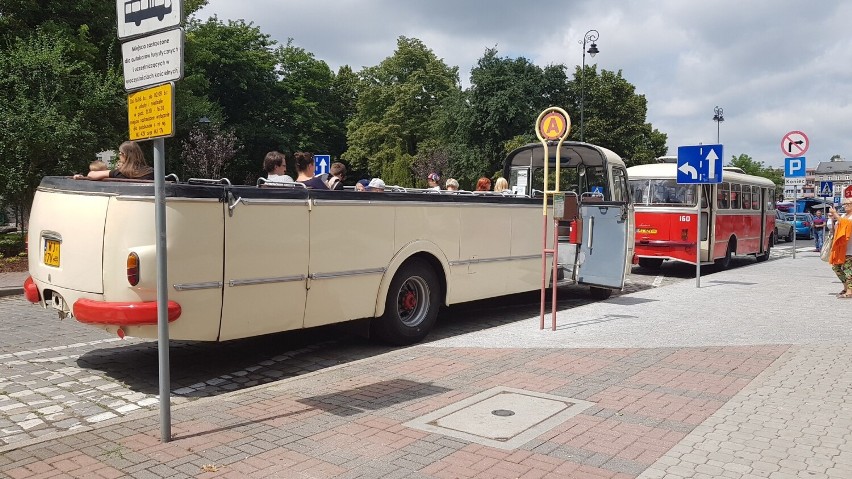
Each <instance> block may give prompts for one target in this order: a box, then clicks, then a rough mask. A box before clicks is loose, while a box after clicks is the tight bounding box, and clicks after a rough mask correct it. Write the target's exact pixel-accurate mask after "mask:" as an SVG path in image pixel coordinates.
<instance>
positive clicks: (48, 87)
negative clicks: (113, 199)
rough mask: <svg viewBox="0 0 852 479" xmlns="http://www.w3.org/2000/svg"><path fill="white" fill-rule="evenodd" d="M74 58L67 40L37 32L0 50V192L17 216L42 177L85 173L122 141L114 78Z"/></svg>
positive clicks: (121, 109) (56, 34)
mask: <svg viewBox="0 0 852 479" xmlns="http://www.w3.org/2000/svg"><path fill="white" fill-rule="evenodd" d="M74 57H75V42H74V41H73V40H70V39H68V38H67V37H66V36H65V35H64V34H63V33H61V32H56V31H42V30H40V29H37V30H36V31H35V32H34V35H32V36H30V37H29V38H26V39H18V40H16V41H15V42H14V44H13V45H12V46H11V48H9V49H7V50H2V51H0V72H3V73H2V75H0V192H2V196H4V197H5V198H6V201H7V202H10V203H12V204H13V205H16V206H17V207H18V208H19V210H20V211H23V210H26V209H28V207H29V205H30V202H31V200H32V195H33V194H34V191H35V188H36V186H38V183H39V182H40V181H41V178H42V177H43V176H45V175H68V174H70V173H73V172H83V171H88V169H87V168H86V166H87V165H88V163H89V162H90V161H91V160H93V159H94V154H93V153H94V152H96V151H99V150H102V149H105V148H108V147H113V148H114V147H116V145H118V143H119V140H120V139H121V138H122V137H124V135H125V132H126V130H125V128H126V127H122V128H121V129H119V128H116V126H115V124H114V122H115V121H116V119H117V118H122V119H123V118H126V110H125V108H126V107H125V106H124V101H125V100H124V98H125V97H124V92H123V91H122V89H121V85H122V82H121V78H120V76H118V75H117V74H116V73H115V71H114V70H112V69H106V70H101V71H98V70H96V69H94V68H93V67H92V65H91V64H89V63H86V62H85V61H83V60H80V59H75V58H74Z"/></svg>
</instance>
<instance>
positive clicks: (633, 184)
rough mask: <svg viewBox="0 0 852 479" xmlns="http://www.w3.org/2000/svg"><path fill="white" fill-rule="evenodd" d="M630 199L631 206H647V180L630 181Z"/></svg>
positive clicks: (649, 186)
mask: <svg viewBox="0 0 852 479" xmlns="http://www.w3.org/2000/svg"><path fill="white" fill-rule="evenodd" d="M629 184H630V198H631V199H632V200H633V204H637V205H646V204H648V196H649V194H648V193H649V191H650V189H651V185H650V183H648V180H630V182H629Z"/></svg>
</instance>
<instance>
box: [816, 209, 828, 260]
mask: <svg viewBox="0 0 852 479" xmlns="http://www.w3.org/2000/svg"><path fill="white" fill-rule="evenodd" d="M824 239H825V216H823V215H822V210H816V213H815V216H814V246H815V247H816V249H815V250H814V251H816V252H817V253H819V252H820V250H821V249H822V242H823V240H824Z"/></svg>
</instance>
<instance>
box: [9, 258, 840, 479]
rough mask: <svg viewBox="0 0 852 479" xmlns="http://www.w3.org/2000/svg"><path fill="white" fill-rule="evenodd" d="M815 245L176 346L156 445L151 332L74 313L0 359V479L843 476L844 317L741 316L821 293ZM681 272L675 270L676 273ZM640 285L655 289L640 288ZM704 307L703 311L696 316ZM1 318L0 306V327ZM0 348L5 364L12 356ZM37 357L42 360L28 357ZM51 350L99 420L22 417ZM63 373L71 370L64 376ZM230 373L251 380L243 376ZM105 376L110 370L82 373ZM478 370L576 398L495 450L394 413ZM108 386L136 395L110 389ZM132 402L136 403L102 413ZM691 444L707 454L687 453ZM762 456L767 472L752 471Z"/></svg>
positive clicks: (794, 309) (470, 392)
mask: <svg viewBox="0 0 852 479" xmlns="http://www.w3.org/2000/svg"><path fill="white" fill-rule="evenodd" d="M797 256H798V255H797ZM815 256H816V255H815V254H810V255H809V254H807V253H804V252H803V254H802V255H801V256H800V258H799V259H796V260H784V259H779V260H778V261H769V262H766V263H762V264H759V265H754V267H747V268H740V269H737V270H733V271H728V272H722V273H719V274H718V275H712V276H710V277H708V278H707V279H706V280H703V283H702V284H703V285H704V286H703V287H702V289H700V290H698V289H695V288H694V286H692V285H693V283H692V282H691V281H682V279H679V278H676V277H673V275H672V276H669V275H670V273H671V272H672V270H675V271H677V270H678V269H677V268H676V267H674V268H668V267H664V268H663V271H662V272H663V273H664V275H665V276H664V278H663V280H661V281H658V279H657V278H658V277H659V276H660V275H656V274H650V275H649V274H647V273H640V272H635V274H634V275H633V276H632V277H631V285H630V286H629V287H628V288H627V293H626V294H624V295H621V296H617V297H614V298H612V299H610V300H609V301H606V302H603V303H591V301H590V300H589V299H588V295H587V293H585V292H584V291H582V290H571V289H569V290H568V291H566V292H565V294H564V295H563V294H562V292H560V298H563V296H564V298H563V299H560V313H559V316H558V323H559V326H560V327H559V328H558V330H557V331H556V332H551V331H539V330H538V328H537V324H538V318H537V310H538V297H537V294H534V295H518V296H515V297H512V298H507V299H503V300H501V301H497V300H492V301H488V302H485V303H480V304H472V305H464V306H462V307H458V308H450V309H448V310H447V311H445V312H443V313H442V315H441V323H440V325H439V327H438V328H437V330H436V332H435V334H433V335H430V338H429V342H427V343H425V344H422V345H418V346H415V347H412V348H407V349H398V350H390V349H388V348H383V347H380V346H376V345H374V344H371V343H368V342H365V341H363V340H361V339H360V338H357V337H356V336H353V335H352V334H351V333H350V332H347V331H344V330H339V329H335V328H331V329H327V330H319V331H312V332H307V333H308V334H317V336H316V337H313V336H301V335H303V334H305V333H294V334H288V335H276V336H274V337H268V338H264V339H263V340H257V339H256V340H252V341H245V342H234V343H226V344H221V345H206V344H191V343H190V344H178V345H175V347H174V348H173V353H172V354H173V358H176V359H173V368H172V370H173V371H175V370H178V371H181V372H180V373H179V374H177V378H176V375H175V373H174V372H173V373H172V375H173V377H172V379H173V384H174V388H175V400H174V403H175V404H176V406H175V410H174V414H173V419H174V420H173V423H174V427H173V432H174V434H175V440H174V441H173V442H170V443H168V444H160V443H159V431H158V421H157V417H156V411H155V410H154V409H153V408H154V407H155V406H156V404H150V405H145V406H140V405H139V404H138V402H139V401H144V400H146V399H148V400H153V401H154V402H156V397H155V396H154V395H153V394H155V393H156V350H155V349H154V348H153V346H152V344H151V343H150V342H135V343H134V342H124V343H112V339H111V338H104V337H103V336H102V335H101V336H97V335H98V334H100V333H99V332H98V331H96V330H88V329H85V328H84V329H85V331H87V332H88V333H87V334H93V335H95V336H94V337H92V338H89V337H86V339H88V341H81V342H80V343H78V344H74V345H71V346H63V345H62V344H61V342H62V340H61V339H58V340H57V343H56V344H53V345H52V346H51V347H50V348H51V349H49V350H42V351H36V350H35V349H33V350H29V351H24V352H27V354H25V355H23V357H26V358H27V360H26V361H25V364H12V366H13V367H14V368H20V370H21V371H29V372H28V373H26V374H23V376H26V375H27V374H30V376H28V377H26V378H24V377H22V378H19V380H18V381H17V382H14V383H13V384H12V385H10V386H8V387H10V388H16V387H17V385H23V386H27V387H28V389H22V390H19V391H15V392H13V394H17V397H16V398H15V399H14V400H15V401H17V402H18V403H22V404H26V405H27V407H25V408H21V410H22V411H33V410H35V411H38V410H39V409H44V411H41V413H40V414H41V415H39V414H36V415H35V417H30V418H26V417H23V416H21V417H17V416H16V420H18V422H15V423H14V424H12V425H10V428H9V429H10V430H15V428H20V423H26V424H27V425H30V424H33V426H32V427H31V428H30V429H28V430H27V431H28V432H27V433H26V434H24V433H23V429H22V428H20V429H21V430H20V431H18V434H17V437H16V438H15V439H14V440H13V441H10V442H9V444H8V445H7V446H5V447H4V446H3V445H2V443H0V476H3V475H4V474H6V475H8V476H10V477H54V476H58V477H82V476H93V477H118V476H121V475H131V476H134V477H188V476H198V475H202V474H203V475H204V476H205V477H208V476H209V477H215V476H226V477H246V476H251V477H255V476H256V477H267V476H269V477H351V478H362V477H363V478H367V477H554V478H556V477H637V476H639V475H641V474H643V473H644V474H646V475H647V477H796V475H797V474H800V473H801V476H800V477H852V465H850V462H849V460H848V458H847V456H846V454H847V452H848V451H849V448H848V439H852V435H850V434H849V433H846V434H843V435H840V436H838V434H839V431H840V430H841V429H845V430H846V431H848V430H849V427H848V426H849V425H850V421H852V417H850V411H849V408H848V407H847V406H845V404H846V403H848V401H846V399H848V394H849V393H847V391H848V390H850V386H852V384H850V375H849V374H850V373H849V372H848V371H847V368H846V364H845V363H844V361H843V358H844V357H845V358H848V357H849V356H848V354H849V352H850V351H849V350H848V349H847V346H848V344H850V339H852V331H850V328H848V323H847V322H846V321H845V320H844V318H846V317H848V316H849V315H846V316H843V315H842V314H841V315H839V316H840V319H839V320H838V319H837V318H830V317H827V315H818V316H815V317H813V318H811V319H809V320H808V321H807V322H804V321H802V318H809V317H810V312H811V309H810V307H809V306H808V303H806V302H799V303H791V304H784V306H783V308H784V312H783V313H782V312H781V311H780V308H778V309H776V311H778V312H777V313H776V314H777V316H775V315H768V314H750V312H755V311H756V312H765V311H770V310H771V309H769V308H768V307H767V306H772V307H776V305H778V304H779V299H778V294H777V292H778V291H789V290H791V289H792V288H796V287H799V286H800V285H801V284H802V283H805V284H808V285H809V287H811V289H813V291H812V294H813V295H814V297H819V298H823V297H826V298H830V296H829V295H830V292H831V291H833V290H834V289H836V287H837V286H838V285H836V284H835V283H836V279H834V278H833V275H832V274H831V272H830V270H827V267H826V266H825V265H824V263H821V262H819V261H818V260H817V259H816V258H815ZM782 258H783V256H782ZM743 261H744V264H749V265H751V264H754V263H753V260H751V262H748V260H743ZM667 266H668V265H667ZM691 274H694V269H692V268H686V270H684V271H683V275H684V276H685V277H686V278H688V277H689V275H691ZM655 282H658V283H659V284H669V285H670V286H668V287H666V288H654V287H653V286H654V283H655ZM823 295H825V296H823ZM3 301H12V300H11V299H0V309H2V310H3V311H4V312H5V311H6V310H7V309H6V306H7V305H8V304H11V303H5V302H3ZM21 301H22V300H21ZM825 301H826V302H833V301H840V300H834V299H833V298H830V299H826V300H825ZM18 306H20V307H22V308H31V306H29V305H27V304H24V303H23V302H20V304H18ZM831 306H832V307H835V306H834V303H832V305H831ZM711 307H715V308H716V309H719V310H721V314H708V313H709V310H710V308H711ZM836 307H839V308H844V307H845V308H847V309H850V307H852V303H850V305H849V306H845V303H842V302H840V303H838V304H837V306H836ZM850 312H852V311H850ZM28 319H31V318H28ZM50 319H51V321H55V317H54V316H53V315H51V318H50ZM797 323H798V325H797ZM3 324H4V323H2V319H0V332H3V330H2V327H3ZM60 324H61V323H60ZM68 324H69V325H74V324H75V323H73V322H69V323H68ZM60 327H61V326H60ZM13 329H14V328H13ZM10 330H11V329H10ZM63 334H67V332H62V331H58V333H57V335H63ZM71 337H75V336H71ZM98 338H99V339H98ZM75 339H77V337H75ZM107 341H109V342H107ZM51 344H52V343H51ZM305 344H309V345H310V346H308V347H304V345H305ZM299 345H301V346H299ZM790 345H794V346H793V347H792V348H791V347H790ZM580 346H582V348H578V347H580ZM45 348H46V347H43V348H42V349H45ZM54 348H55V349H54ZM63 348H64V349H63ZM300 348H301V349H300ZM17 353H21V351H17ZM0 354H3V355H4V358H5V359H3V361H4V364H5V362H6V361H7V359H12V358H13V357H14V358H15V359H12V361H18V360H21V359H20V356H14V355H13V356H8V355H12V354H13V353H12V352H9V351H7V350H2V353H0ZM61 356H68V358H67V359H61ZM50 358H58V359H55V361H54V362H49V361H48V362H45V361H41V362H40V363H39V361H40V360H42V359H50ZM275 358H278V359H277V360H275ZM36 359H38V360H39V361H35V360H36ZM264 361H265V362H267V364H265V365H261V364H260V363H261V362H264ZM69 362H70V366H69V365H68V363H69ZM217 362H218V364H217ZM270 362H271V363H270ZM176 363H177V364H181V365H182V366H183V367H176V366H175V364H176ZM45 364H48V365H49V367H47V368H45V367H44V365H45ZM59 365H63V366H62V367H59ZM770 365H771V366H770ZM186 366H191V368H188V367H186ZM255 366H257V369H252V368H254V367H255ZM67 367H73V368H77V369H79V370H81V371H82V372H81V373H77V374H79V375H81V376H79V377H81V378H83V377H85V376H82V375H83V374H88V376H96V377H97V378H98V379H91V380H90V381H91V382H92V383H95V385H94V386H93V387H89V389H92V390H94V391H98V392H92V393H86V394H91V397H89V396H86V394H78V396H79V397H83V398H84V399H83V400H81V401H80V402H81V403H86V404H90V403H95V404H104V402H103V398H106V399H113V403H110V404H113V407H112V409H110V408H106V409H105V410H104V411H101V412H97V413H95V411H94V410H93V411H90V412H87V413H85V414H82V415H79V417H81V418H91V417H95V416H98V415H99V414H104V413H105V412H106V413H112V414H114V415H115V417H109V418H108V417H106V416H101V418H100V420H99V421H96V422H89V421H88V420H85V421H79V424H76V425H75V426H71V427H73V428H74V429H73V431H71V432H70V433H69V432H65V433H62V434H58V435H57V434H56V432H57V431H58V430H59V429H58V428H55V427H52V426H51V425H50V424H49V423H47V422H45V423H44V424H36V423H33V422H29V423H27V422H26V421H34V420H42V421H44V419H43V418H47V417H48V416H50V415H51V414H59V413H60V412H59V411H57V410H56V409H55V407H54V408H52V409H49V408H51V406H55V404H48V403H37V401H44V400H45V399H34V397H30V395H28V394H26V393H24V391H30V392H35V390H36V389H39V387H52V386H41V385H40V383H37V382H30V381H38V380H40V379H42V378H44V377H49V374H50V373H47V374H42V375H41V376H40V375H39V374H35V373H37V372H39V371H41V370H47V371H51V372H55V371H59V370H60V369H62V368H67ZM767 367H768V369H767ZM189 369H198V370H199V371H191V372H190V371H188V370H189ZM70 372H71V371H70V370H69V371H68V375H69V376H71V377H74V376H77V375H75V374H70ZM60 374H66V373H60ZM0 377H3V378H4V380H5V379H6V378H7V376H6V375H3V376H0ZM32 377H35V378H36V379H32ZM282 378H284V379H282ZM755 378H756V379H755ZM57 379H62V378H57ZM100 379H103V380H104V381H106V382H105V383H99V382H98V381H99V380H100ZM237 379H239V380H237ZM75 381H76V380H75V379H71V380H70V382H72V383H74V384H73V387H77V386H79V384H78V383H82V381H77V382H75ZM248 381H257V382H256V384H258V385H257V386H254V387H247V386H248ZM66 382H69V381H66ZM24 383H27V384H24ZM211 383H212V384H211ZM0 384H3V383H0ZM111 384H118V386H117V387H106V388H105V389H98V388H99V387H104V386H110V385H111ZM231 385H233V386H231ZM36 386H39V387H36ZM225 386H228V388H230V389H225ZM496 386H508V387H512V388H519V389H525V390H529V391H535V392H538V393H548V394H554V395H556V396H559V397H564V398H569V399H570V398H574V399H577V400H584V401H590V402H592V403H593V406H592V407H591V408H589V409H587V410H585V411H583V412H582V413H581V414H579V415H578V416H576V417H574V418H572V419H570V420H567V421H565V422H564V423H562V424H560V425H558V426H556V427H555V428H553V429H551V430H549V431H548V432H546V433H544V434H541V435H539V436H538V437H537V438H536V439H535V440H532V441H529V442H527V443H525V444H524V445H523V446H521V447H519V448H516V449H514V450H510V451H501V450H498V449H495V448H492V447H487V446H483V445H481V444H477V443H476V442H471V441H464V440H459V439H454V438H452V437H448V436H445V435H441V434H435V433H427V432H423V431H418V430H415V429H412V428H410V427H407V426H405V424H406V422H407V421H410V420H412V419H415V418H416V417H418V416H422V415H423V414H426V413H428V412H433V411H435V410H437V409H440V408H442V407H445V406H448V405H451V404H454V403H456V402H458V401H459V400H461V399H464V398H470V397H472V396H474V395H476V394H478V393H481V392H482V391H483V390H486V389H488V388H491V387H496ZM4 387H6V386H0V400H3V398H4V396H3V395H2V394H3V393H2V391H3V390H4ZM66 389H72V385H68V386H67V388H66ZM64 391H65V390H64V389H61V388H60V391H59V392H50V391H41V392H40V393H39V394H44V393H47V394H51V393H56V395H61V394H62V393H64ZM84 391H85V390H84ZM113 391H116V392H122V393H124V392H127V391H130V392H131V393H143V394H144V395H145V397H144V398H139V397H130V398H129V400H128V399H127V398H126V397H123V396H122V395H121V394H117V395H116V394H112V392H113ZM178 391H180V394H179V393H178ZM228 391H231V392H228ZM204 395H211V396H212V397H207V398H202V396H204ZM98 398H101V400H99V399H98ZM30 399H34V400H33V401H30ZM10 400H11V398H10ZM73 400H76V399H73ZM119 401H124V403H121V402H119ZM32 403H35V404H32ZM5 404H6V405H11V404H12V403H10V402H8V401H6V402H5ZM131 405H135V406H139V407H138V408H132V409H134V410H132V411H131V410H128V411H125V412H120V413H116V410H117V409H118V408H121V407H125V408H130V407H131ZM3 406H4V402H0V408H2V407H3ZM72 406H73V405H72ZM107 406H108V404H107ZM10 410H12V411H14V410H16V409H15V408H11V409H10ZM0 411H2V409H0ZM69 429H70V428H69ZM38 431H42V432H41V433H38ZM740 433H742V434H740ZM42 434H44V436H42ZM6 437H11V436H6ZM723 438H724V439H723ZM764 439H766V440H764ZM714 441H716V442H718V443H719V444H716V442H714ZM755 442H757V443H760V444H759V446H765V447H758V446H755ZM738 443H739V444H740V445H741V446H742V447H743V448H742V449H737V444H738ZM764 443H765V444H764ZM717 446H718V449H716V450H713V448H714V447H717ZM805 449H809V450H810V453H807V454H806V452H805ZM730 450H732V451H734V452H735V454H729V451H730ZM704 452H706V453H707V454H704ZM808 454H810V455H808ZM701 456H703V457H705V458H706V460H704V461H703V462H697V461H700V457H701ZM780 456H783V457H780ZM782 461H783V462H782ZM720 464H721V465H720ZM766 464H774V465H775V469H772V470H765V469H761V468H765V467H769V466H766ZM717 468H721V469H717ZM748 468H750V469H748ZM213 469H215V470H216V471H217V472H204V471H212V470H213ZM770 469H771V468H770ZM702 474H703V475H702ZM772 474H774V476H773V475H772ZM786 474H792V476H787V475H786Z"/></svg>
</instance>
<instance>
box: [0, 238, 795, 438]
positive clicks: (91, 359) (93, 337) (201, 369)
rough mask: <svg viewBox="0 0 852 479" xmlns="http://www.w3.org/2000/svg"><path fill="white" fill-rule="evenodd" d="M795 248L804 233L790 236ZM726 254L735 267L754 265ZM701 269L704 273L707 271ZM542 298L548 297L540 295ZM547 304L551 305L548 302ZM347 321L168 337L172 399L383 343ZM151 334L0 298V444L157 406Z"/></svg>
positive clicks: (468, 316) (480, 323)
mask: <svg viewBox="0 0 852 479" xmlns="http://www.w3.org/2000/svg"><path fill="white" fill-rule="evenodd" d="M797 246H798V247H799V248H800V251H804V250H809V249H812V244H811V243H810V242H805V241H800V242H798V243H797ZM791 253H792V244H789V243H788V244H781V245H778V246H777V247H775V248H773V251H772V255H771V257H770V261H771V260H774V259H777V258H780V257H785V256H789V255H790V254H791ZM754 261H755V260H754V259H753V258H751V257H742V258H735V259H734V264H733V267H734V268H740V267H748V266H749V265H752V264H754ZM712 271H713V269H712V268H704V270H703V271H702V273H703V274H702V276H703V275H710V274H712ZM694 277H695V267H694V266H690V265H684V264H674V263H672V264H670V263H668V262H667V263H665V264H664V265H663V267H662V268H661V269H659V270H645V269H643V268H640V267H634V268H633V271H632V274H631V275H630V277H629V279H628V282H627V284H626V286H625V290H624V291H623V292H620V293H615V295H620V294H629V293H632V292H636V291H640V290H643V289H648V288H657V287H662V286H666V285H669V284H672V283H674V282H679V281H684V280H688V279H694ZM557 299H558V307H559V309H560V310H569V309H571V308H574V307H577V306H580V305H583V304H587V303H589V302H592V301H594V300H593V299H591V297H590V296H589V293H588V289H587V288H581V287H565V288H560V291H559V293H558V298H557ZM539 300H540V295H539V293H538V292H532V293H525V294H518V295H512V296H506V297H502V298H495V299H490V300H485V301H477V302H473V303H467V304H463V305H459V306H454V307H451V308H446V309H445V310H443V311H442V312H441V314H440V316H439V320H438V324H437V326H436V328H435V330H434V332H433V333H432V334H430V335H429V337H428V338H427V341H435V340H439V339H444V338H448V337H453V336H457V335H460V334H465V333H467V332H471V331H477V330H481V329H487V328H491V327H493V326H498V325H502V324H506V323H510V322H514V321H518V320H521V319H524V318H529V317H531V316H535V315H537V314H538V311H539V306H540V304H539ZM548 304H549V303H548ZM548 309H549V306H548ZM389 349H390V348H389V347H387V346H384V345H382V344H378V343H375V342H371V341H369V340H368V339H366V338H364V337H363V336H362V335H361V334H360V333H359V328H357V327H354V326H353V325H338V326H330V327H324V328H316V329H312V330H307V331H295V332H288V333H282V334H275V335H269V336H263V337H258V338H249V339H244V340H237V341H230V342H227V343H221V344H220V343H193V342H173V343H172V347H171V348H170V353H169V355H170V362H171V368H170V372H171V383H172V386H171V389H172V401H173V404H180V403H183V402H187V401H192V400H194V399H197V398H199V397H205V396H216V395H220V394H223V393H225V392H229V391H233V390H238V389H244V388H248V387H251V386H255V385H258V384H264V383H268V382H271V381H276V380H279V379H281V378H285V377H292V376H298V375H301V374H305V373H307V372H311V371H316V370H319V369H323V368H326V367H329V366H333V365H337V364H341V363H346V362H350V361H354V360H358V359H362V358H365V357H369V356H372V355H376V354H380V353H383V352H386V351H388V350H389ZM157 361H158V354H157V343H156V341H150V340H137V339H132V338H127V339H124V340H120V339H118V338H116V337H113V336H110V335H108V334H107V333H106V332H104V331H102V330H99V329H93V328H90V327H86V326H83V325H82V324H80V323H77V322H76V321H74V320H64V321H60V320H59V319H58V318H57V315H56V313H55V312H54V311H52V310H44V309H41V308H39V307H37V306H33V305H31V304H29V303H28V302H26V300H24V299H23V297H22V296H10V297H5V298H0V368H2V374H0V447H2V446H4V445H8V444H12V443H15V442H20V441H25V440H31V439H34V438H38V437H40V436H43V435H45V434H49V433H54V432H62V431H67V430H74V429H76V428H79V427H82V426H91V425H95V424H97V423H98V422H101V421H105V420H107V419H111V418H114V417H118V416H121V415H125V414H128V413H130V412H132V411H135V410H139V409H154V408H156V407H158V403H159V401H158V399H157V392H158V376H157V374H158V364H157Z"/></svg>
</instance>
